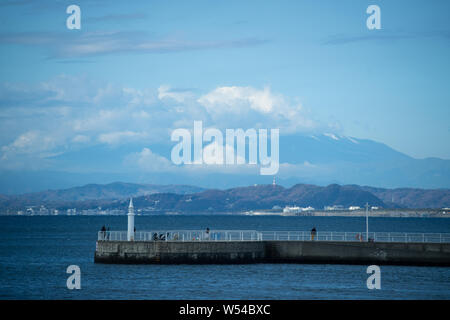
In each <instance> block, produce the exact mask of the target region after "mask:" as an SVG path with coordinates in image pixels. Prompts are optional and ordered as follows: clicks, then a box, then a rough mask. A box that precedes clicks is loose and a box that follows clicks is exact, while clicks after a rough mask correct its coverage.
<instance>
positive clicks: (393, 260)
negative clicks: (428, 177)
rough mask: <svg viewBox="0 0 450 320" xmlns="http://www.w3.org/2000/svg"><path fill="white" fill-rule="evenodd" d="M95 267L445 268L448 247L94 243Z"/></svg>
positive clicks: (449, 260) (449, 252)
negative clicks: (278, 265)
mask: <svg viewBox="0 0 450 320" xmlns="http://www.w3.org/2000/svg"><path fill="white" fill-rule="evenodd" d="M95 262H98V263H133V264H134V263H162V264H172V263H180V264H181V263H186V264H195V263H221V264H227V263H264V262H265V263H335V264H380V265H381V264H399V265H440V266H450V244H449V243H398V242H342V241H186V242H175V241H173V242H171V241H167V242H166V241H147V242H130V241H98V242H97V249H96V252H95Z"/></svg>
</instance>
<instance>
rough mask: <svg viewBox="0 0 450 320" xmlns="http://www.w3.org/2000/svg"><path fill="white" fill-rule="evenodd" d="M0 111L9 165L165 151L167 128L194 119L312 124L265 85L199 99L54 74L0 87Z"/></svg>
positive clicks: (232, 124)
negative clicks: (129, 149)
mask: <svg viewBox="0 0 450 320" xmlns="http://www.w3.org/2000/svg"><path fill="white" fill-rule="evenodd" d="M0 105H1V108H0V148H1V149H0V150H1V152H2V155H1V157H3V158H5V157H6V158H8V159H14V158H16V159H17V157H19V156H20V155H23V154H27V155H29V156H30V157H32V156H35V157H36V158H43V157H46V156H47V157H48V156H50V155H54V154H55V153H59V152H67V151H73V150H80V149H79V148H83V147H84V146H93V145H99V144H106V145H115V146H118V145H121V144H124V143H128V142H130V141H132V142H136V143H139V144H140V145H141V147H148V146H151V145H152V144H154V143H158V144H162V145H166V146H168V145H172V143H171V141H170V133H171V132H172V130H173V129H176V128H188V129H190V128H192V126H193V122H194V120H201V121H203V123H204V124H205V127H210V128H217V129H219V130H224V129H226V128H232V129H233V128H243V129H248V128H255V129H257V128H280V132H281V133H282V134H287V133H293V132H299V131H300V132H301V131H307V130H309V129H310V128H315V126H316V123H315V122H314V121H311V120H310V119H309V118H308V117H307V116H306V115H305V112H304V110H303V108H302V107H301V105H300V104H299V103H297V102H295V101H293V100H292V99H289V98H287V97H285V96H283V95H281V94H277V93H274V92H272V90H271V89H270V88H269V87H265V88H261V89H258V88H253V87H238V86H229V87H218V88H215V89H213V90H211V91H209V92H206V93H205V94H198V93H196V92H195V91H193V90H189V89H176V88H172V87H170V86H168V85H161V86H160V87H159V88H156V89H154V88H144V89H142V88H132V87H129V86H119V85H116V84H111V83H103V82H101V83H98V82H96V81H93V80H91V79H88V78H86V77H83V76H80V77H77V76H67V75H61V76H58V77H55V78H52V79H50V80H48V81H45V82H41V83H39V84H35V85H14V84H7V85H6V84H0ZM18 123H20V126H19V125H18ZM207 147H208V146H207ZM209 148H210V147H209ZM208 150H209V149H206V151H208ZM214 156H220V155H214ZM211 161H212V160H211ZM0 166H1V165H0ZM208 168H210V169H212V168H211V166H209V167H208Z"/></svg>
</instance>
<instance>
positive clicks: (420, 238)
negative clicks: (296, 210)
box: [261, 231, 450, 242]
mask: <svg viewBox="0 0 450 320" xmlns="http://www.w3.org/2000/svg"><path fill="white" fill-rule="evenodd" d="M261 233H262V240H288V241H289V240H300V241H356V242H360V241H367V238H368V239H369V241H375V242H450V233H403V232H369V237H367V234H366V232H334V231H320V232H316V234H315V235H313V234H311V231H262V232H261Z"/></svg>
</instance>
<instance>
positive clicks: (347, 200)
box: [0, 182, 450, 212]
mask: <svg viewBox="0 0 450 320" xmlns="http://www.w3.org/2000/svg"><path fill="white" fill-rule="evenodd" d="M129 197H133V198H134V203H135V207H136V208H141V209H145V210H148V211H152V210H153V211H177V212H209V211H211V212H214V211H216V212H240V211H246V210H261V209H272V208H273V207H274V206H279V207H284V206H290V205H296V206H301V207H307V206H311V207H314V208H316V209H323V208H324V207H325V206H332V205H342V206H344V207H349V206H360V207H363V206H364V205H365V203H366V202H368V203H369V204H370V205H371V206H378V207H383V208H443V207H450V190H449V189H436V190H425V189H411V188H402V189H381V188H373V187H367V186H358V185H344V186H341V185H337V184H331V185H328V186H325V187H322V186H316V185H310V184H297V185H295V186H293V187H291V188H285V187H283V186H279V185H255V186H248V187H236V188H231V189H226V190H218V189H204V188H200V187H195V186H189V185H150V184H134V183H122V182H115V183H111V184H106V185H99V184H89V185H85V186H82V187H74V188H69V189H63V190H48V191H43V192H36V193H28V194H22V195H14V196H7V195H0V211H1V212H6V211H7V210H12V211H14V210H23V209H25V208H26V207H29V206H40V205H45V206H47V207H53V208H60V209H67V208H79V209H91V208H97V207H98V206H101V207H102V208H104V209H124V210H125V209H126V206H127V203H128V199H129Z"/></svg>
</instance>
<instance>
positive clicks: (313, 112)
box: [0, 0, 450, 169]
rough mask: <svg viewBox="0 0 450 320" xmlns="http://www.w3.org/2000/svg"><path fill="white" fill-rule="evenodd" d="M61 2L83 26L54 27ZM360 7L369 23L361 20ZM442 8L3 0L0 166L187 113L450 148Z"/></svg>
mask: <svg viewBox="0 0 450 320" xmlns="http://www.w3.org/2000/svg"><path fill="white" fill-rule="evenodd" d="M70 4H77V5H79V6H80V7H81V30H68V29H67V28H66V19H67V17H68V14H66V12H65V11H66V8H67V6H68V5H70ZM370 4H377V5H379V6H380V8H381V25H382V29H381V30H368V29H367V27H366V19H367V17H368V14H366V8H367V7H368V5H370ZM448 12H450V3H449V2H448V1H354V0H353V1H229V0H227V1H196V0H192V1H132V2H130V1H108V2H105V1H95V0H91V1H0V19H1V21H2V25H1V27H0V28H1V31H0V69H1V73H0V113H1V114H0V147H1V151H2V155H1V157H2V160H1V161H0V166H1V168H2V169H9V168H15V169H17V168H20V166H21V165H22V166H25V167H27V168H30V166H36V168H39V166H40V165H41V164H42V165H43V166H46V167H52V166H53V167H55V168H58V166H59V164H58V162H55V161H54V160H53V159H54V157H57V156H64V154H69V153H70V154H76V152H78V151H79V150H84V149H86V150H91V149H89V148H94V147H96V146H98V147H104V146H118V145H126V144H130V143H141V145H149V146H150V145H152V144H153V143H159V144H169V143H170V138H169V137H170V135H169V133H168V132H169V130H170V129H173V128H177V127H180V126H192V122H193V120H195V119H197V120H202V119H204V121H206V122H207V124H208V125H211V126H219V127H230V128H237V127H257V126H262V127H271V126H277V127H280V133H281V134H282V135H283V134H286V133H307V134H317V133H333V134H335V135H341V136H349V137H356V138H360V139H371V140H375V141H378V142H382V143H385V144H387V145H388V146H390V147H392V148H394V149H396V150H398V151H400V152H403V153H406V154H407V155H410V156H412V157H415V158H426V157H439V158H443V159H450V148H449V144H448V141H450V125H449V121H448V120H449V118H450V117H449V116H450V111H449V110H450V105H449V104H450V90H449V89H450V88H449V84H450V81H449V77H450V59H449V56H450V41H449V40H450V22H449V21H450V20H449V18H448ZM252 101H253V102H252ZM254 101H257V102H254ZM265 103H269V104H270V108H271V111H270V112H265V111H262V110H263V109H264V106H265ZM224 110H225V111H226V110H231V111H230V112H229V113H227V112H228V111H227V112H225V111H224ZM242 110H245V112H244V111H242ZM208 121H209V122H208ZM146 150H147V149H146ZM145 152H147V151H145V150H144V149H142V150H141V151H140V153H141V154H142V153H145ZM147 155H148V152H147ZM154 156H155V157H158V155H154ZM130 157H131V158H132V157H133V156H132V155H130ZM130 157H129V158H130ZM18 159H21V160H18ZM23 159H28V160H29V161H28V162H27V161H25V160H24V161H22V160H23ZM127 159H128V158H127ZM44 160H45V161H44ZM160 160H161V163H162V165H163V166H164V163H165V159H160ZM44 163H45V164H44Z"/></svg>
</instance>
